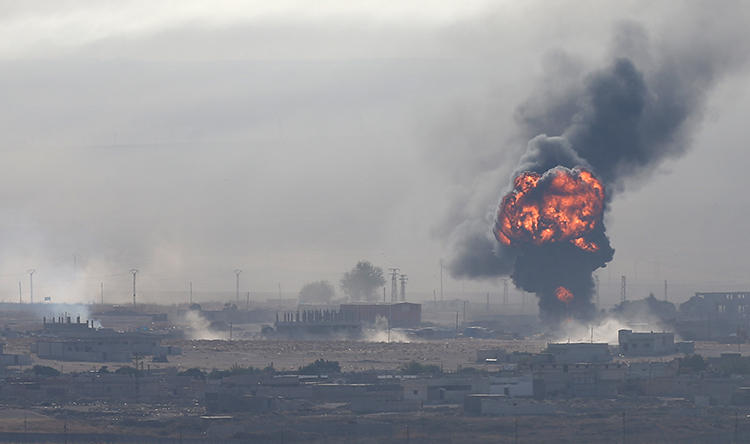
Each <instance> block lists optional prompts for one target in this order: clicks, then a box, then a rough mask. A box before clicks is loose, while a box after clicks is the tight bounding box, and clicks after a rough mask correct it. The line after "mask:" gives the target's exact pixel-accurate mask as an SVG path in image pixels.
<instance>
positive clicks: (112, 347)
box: [31, 317, 180, 362]
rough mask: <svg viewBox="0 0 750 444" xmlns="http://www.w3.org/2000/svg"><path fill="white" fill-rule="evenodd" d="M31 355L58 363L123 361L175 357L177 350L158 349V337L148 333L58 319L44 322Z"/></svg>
mask: <svg viewBox="0 0 750 444" xmlns="http://www.w3.org/2000/svg"><path fill="white" fill-rule="evenodd" d="M31 352H32V353H34V354H36V355H37V356H39V357H40V358H43V359H55V360H58V361H89V362H127V361H130V360H132V359H133V357H134V356H136V355H137V356H146V355H149V356H155V357H162V358H164V357H166V356H167V355H170V354H179V353H180V349H179V348H177V347H162V346H161V336H159V335H156V334H152V333H140V332H138V333H136V332H126V333H120V332H116V331H114V330H112V329H108V328H98V329H97V328H94V327H93V323H89V322H81V319H80V317H78V318H76V320H75V322H72V320H71V318H70V317H65V318H63V317H60V318H58V319H57V321H55V319H54V318H53V319H52V322H47V319H46V318H45V319H44V328H43V330H42V331H41V332H40V334H39V339H37V341H36V342H34V343H33V344H31Z"/></svg>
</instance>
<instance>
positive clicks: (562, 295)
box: [555, 287, 573, 304]
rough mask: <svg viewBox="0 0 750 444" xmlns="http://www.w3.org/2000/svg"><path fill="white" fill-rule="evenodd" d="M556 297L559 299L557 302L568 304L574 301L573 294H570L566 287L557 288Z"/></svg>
mask: <svg viewBox="0 0 750 444" xmlns="http://www.w3.org/2000/svg"><path fill="white" fill-rule="evenodd" d="M555 297H557V300H558V301H560V302H565V303H566V304H567V303H568V302H570V301H572V300H573V293H571V292H570V290H568V289H567V288H565V287H557V289H556V290H555Z"/></svg>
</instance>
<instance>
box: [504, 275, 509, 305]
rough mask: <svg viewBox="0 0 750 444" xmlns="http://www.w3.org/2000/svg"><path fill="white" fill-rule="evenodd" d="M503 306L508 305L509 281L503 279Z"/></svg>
mask: <svg viewBox="0 0 750 444" xmlns="http://www.w3.org/2000/svg"><path fill="white" fill-rule="evenodd" d="M503 305H505V306H507V305H508V280H507V279H503Z"/></svg>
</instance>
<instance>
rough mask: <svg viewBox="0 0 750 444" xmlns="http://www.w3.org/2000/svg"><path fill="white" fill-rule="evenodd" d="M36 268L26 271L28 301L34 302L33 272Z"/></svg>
mask: <svg viewBox="0 0 750 444" xmlns="http://www.w3.org/2000/svg"><path fill="white" fill-rule="evenodd" d="M35 272H36V270H34V269H33V268H32V269H30V270H29V271H28V273H29V303H30V304H33V303H34V273H35Z"/></svg>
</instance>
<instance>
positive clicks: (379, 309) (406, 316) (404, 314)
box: [339, 302, 422, 328]
mask: <svg viewBox="0 0 750 444" xmlns="http://www.w3.org/2000/svg"><path fill="white" fill-rule="evenodd" d="M339 310H340V311H341V313H342V315H343V317H344V319H346V320H348V321H360V322H363V323H368V324H374V323H375V322H376V321H377V319H378V318H383V319H386V320H387V321H388V325H389V326H390V327H395V328H416V327H419V325H420V324H421V323H422V304H413V303H411V302H399V303H395V304H341V306H340V307H339Z"/></svg>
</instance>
